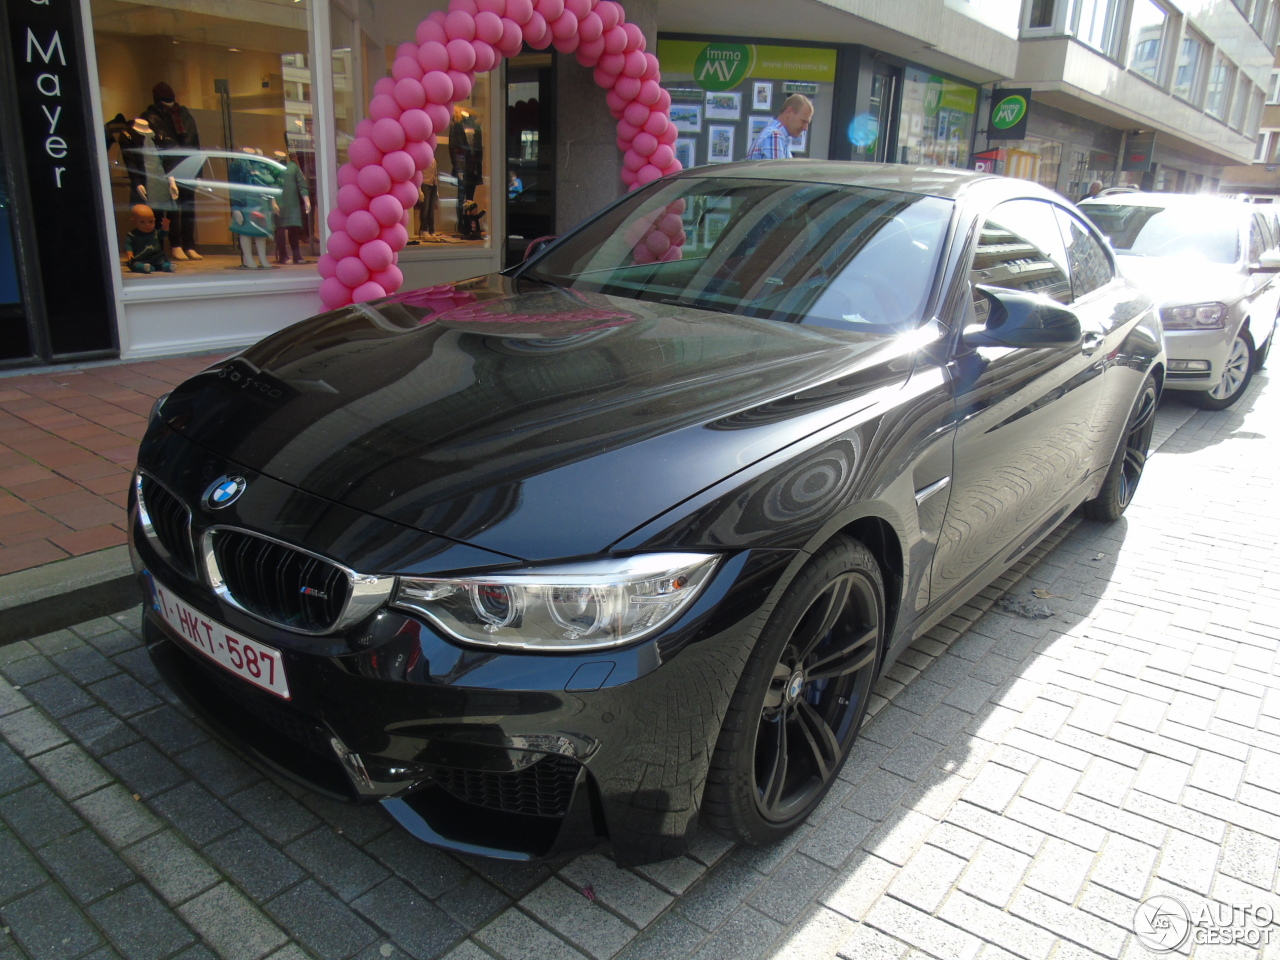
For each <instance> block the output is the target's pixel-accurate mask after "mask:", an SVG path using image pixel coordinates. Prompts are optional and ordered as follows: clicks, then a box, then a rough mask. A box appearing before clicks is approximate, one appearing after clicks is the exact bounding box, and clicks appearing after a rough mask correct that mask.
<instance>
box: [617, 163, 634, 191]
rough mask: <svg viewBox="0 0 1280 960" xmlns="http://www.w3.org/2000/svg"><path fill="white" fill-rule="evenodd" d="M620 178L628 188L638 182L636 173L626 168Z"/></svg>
mask: <svg viewBox="0 0 1280 960" xmlns="http://www.w3.org/2000/svg"><path fill="white" fill-rule="evenodd" d="M619 176H620V177H621V178H622V182H623V183H625V184H626V185H627V186H633V185H634V184H635V182H636V172H635V171H634V170H628V169H627V168H626V167H623V168H622V172H621V173H620V174H619Z"/></svg>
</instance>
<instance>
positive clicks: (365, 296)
mask: <svg viewBox="0 0 1280 960" xmlns="http://www.w3.org/2000/svg"><path fill="white" fill-rule="evenodd" d="M386 295H387V291H385V290H383V289H382V287H380V286H378V285H377V284H376V283H374V282H372V281H369V282H367V283H362V284H360V286H358V287H356V288H355V289H354V290H352V291H351V302H352V303H366V302H368V301H369V300H381V299H382V298H383V297H385V296H386Z"/></svg>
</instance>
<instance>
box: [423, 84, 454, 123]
mask: <svg viewBox="0 0 1280 960" xmlns="http://www.w3.org/2000/svg"><path fill="white" fill-rule="evenodd" d="M422 89H424V90H425V91H426V92H427V99H428V100H429V101H430V102H431V103H452V102H453V100H454V96H453V81H452V80H450V79H449V74H447V73H445V72H444V71H443V70H432V71H431V72H430V73H428V74H426V75H425V76H423V78H422ZM432 119H433V120H434V119H435V118H434V117H433V118H432ZM437 129H438V128H437Z"/></svg>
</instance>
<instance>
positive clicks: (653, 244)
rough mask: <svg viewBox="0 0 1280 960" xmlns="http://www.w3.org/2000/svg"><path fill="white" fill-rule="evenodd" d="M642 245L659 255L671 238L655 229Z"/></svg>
mask: <svg viewBox="0 0 1280 960" xmlns="http://www.w3.org/2000/svg"><path fill="white" fill-rule="evenodd" d="M644 245H645V246H646V247H648V248H649V252H650V253H652V254H653V255H654V256H655V257H660V256H662V255H663V254H664V253H666V252H667V251H668V250H669V249H671V238H670V237H668V236H667V235H666V234H665V233H663V232H662V231H660V230H655V231H653V233H651V234H649V235H648V236H647V237H645V238H644ZM360 250H361V255H362V256H363V253H364V248H363V247H361V248H360Z"/></svg>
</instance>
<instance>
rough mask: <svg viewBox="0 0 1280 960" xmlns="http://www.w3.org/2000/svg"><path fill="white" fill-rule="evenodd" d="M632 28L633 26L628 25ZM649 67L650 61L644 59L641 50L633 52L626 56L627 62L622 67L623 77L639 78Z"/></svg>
mask: <svg viewBox="0 0 1280 960" xmlns="http://www.w3.org/2000/svg"><path fill="white" fill-rule="evenodd" d="M627 26H631V24H627ZM648 66H649V61H648V60H646V59H645V58H644V54H643V53H641V52H640V51H639V50H632V51H631V52H630V53H628V54H626V62H625V63H624V64H623V67H622V75H623V76H624V77H639V76H641V75H642V74H643V73H644V71H645V69H646V68H647V67H648Z"/></svg>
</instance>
